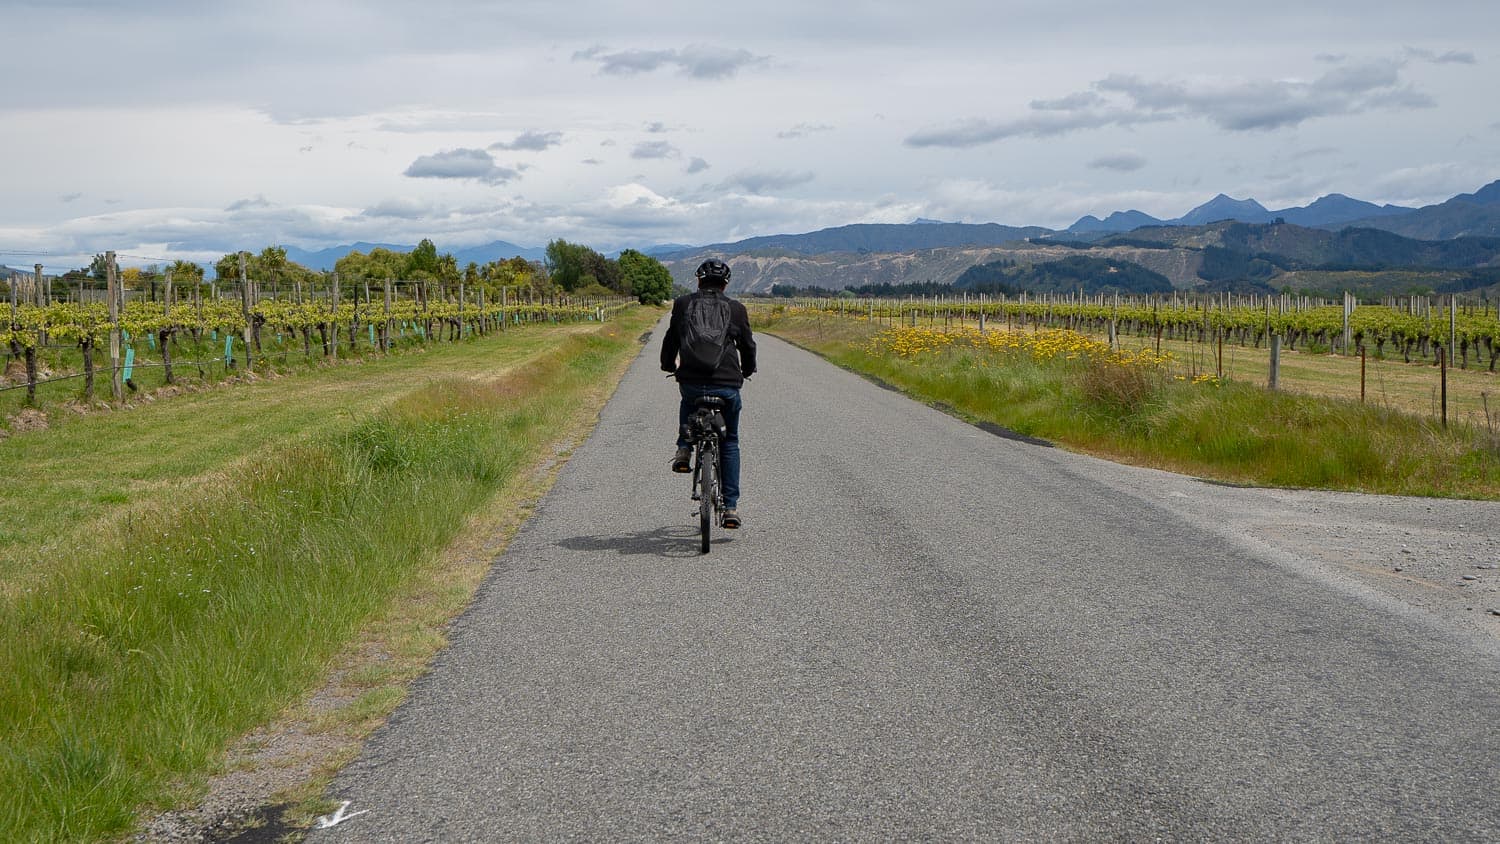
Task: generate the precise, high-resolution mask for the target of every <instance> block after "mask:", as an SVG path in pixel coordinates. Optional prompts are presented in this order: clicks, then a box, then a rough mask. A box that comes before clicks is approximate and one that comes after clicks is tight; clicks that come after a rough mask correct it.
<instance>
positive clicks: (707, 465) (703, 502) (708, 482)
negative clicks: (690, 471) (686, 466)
mask: <svg viewBox="0 0 1500 844" xmlns="http://www.w3.org/2000/svg"><path fill="white" fill-rule="evenodd" d="M698 460H699V464H698V471H699V475H698V531H699V533H701V534H702V535H703V543H702V550H703V553H705V554H707V553H708V534H709V531H710V530H711V529H712V528H713V524H714V496H715V495H716V494H718V491H719V476H718V470H719V466H718V463H719V455H718V454H717V453H716V452H715V451H714V450H713V449H707V448H706V449H704V450H703V455H702V456H701V457H699V458H698Z"/></svg>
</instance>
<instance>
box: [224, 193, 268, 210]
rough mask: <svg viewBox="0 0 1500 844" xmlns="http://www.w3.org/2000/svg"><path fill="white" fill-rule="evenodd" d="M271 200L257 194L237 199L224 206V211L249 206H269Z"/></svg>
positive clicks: (243, 208)
mask: <svg viewBox="0 0 1500 844" xmlns="http://www.w3.org/2000/svg"><path fill="white" fill-rule="evenodd" d="M270 207H272V206H271V201H270V200H269V199H266V198H265V197H264V196H261V195H259V194H257V195H256V196H254V197H252V198H250V199H237V200H235V201H234V202H231V203H229V205H228V206H226V207H225V208H224V210H225V211H245V210H248V209H251V208H270Z"/></svg>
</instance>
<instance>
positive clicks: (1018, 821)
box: [312, 335, 1500, 841]
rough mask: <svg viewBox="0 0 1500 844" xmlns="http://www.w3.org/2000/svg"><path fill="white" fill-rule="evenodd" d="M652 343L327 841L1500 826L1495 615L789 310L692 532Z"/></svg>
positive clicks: (339, 795)
mask: <svg viewBox="0 0 1500 844" xmlns="http://www.w3.org/2000/svg"><path fill="white" fill-rule="evenodd" d="M658 343H659V335H657V336H655V337H653V339H652V342H651V343H650V345H649V346H648V347H647V350H646V352H645V354H643V355H642V356H641V358H640V359H638V360H637V361H636V363H635V364H634V366H633V367H632V368H631V370H630V372H629V373H628V375H627V376H626V377H625V379H624V381H623V382H622V384H621V385H620V388H619V391H618V393H617V394H616V395H615V396H614V398H613V399H612V400H611V401H610V403H609V404H608V406H607V407H606V408H605V410H604V412H603V415H602V417H601V420H600V423H599V426H598V429H597V430H596V431H595V433H594V434H593V436H592V437H591V438H590V439H589V440H588V442H587V443H586V444H584V445H583V446H582V447H580V448H579V449H578V451H577V452H576V454H575V455H574V456H573V458H572V459H571V461H570V462H569V463H568V465H567V466H566V467H565V468H564V470H563V471H562V474H561V476H560V478H559V479H558V482H557V485H556V486H555V487H554V489H553V490H552V492H551V493H550V494H549V495H548V496H547V498H546V499H545V500H544V501H543V502H542V504H541V506H540V507H539V509H538V510H537V512H536V513H535V515H534V516H533V517H532V518H531V520H530V521H529V522H528V523H527V525H526V526H525V527H524V528H523V529H522V531H521V532H520V533H519V534H518V535H517V536H516V538H515V539H514V541H512V543H511V544H510V547H509V549H508V550H507V551H506V553H505V554H504V556H502V557H501V558H500V559H499V560H498V561H497V562H496V565H495V567H494V570H493V571H492V573H491V574H490V576H489V577H488V579H487V580H486V581H485V583H484V585H483V587H482V588H481V590H480V592H479V594H478V596H477V598H476V600H475V602H474V604H473V605H472V607H471V608H470V609H469V610H468V611H467V612H466V613H465V614H464V615H463V616H462V618H461V619H460V620H459V621H458V622H457V623H456V626H455V628H454V631H453V637H452V639H453V641H452V645H451V647H450V648H449V649H448V650H447V651H445V652H444V653H443V654H442V655H441V656H440V657H439V658H438V660H437V661H436V663H435V664H434V666H433V668H432V671H431V673H430V674H428V675H427V676H425V677H424V678H423V679H422V680H420V681H419V682H418V683H417V684H416V687H415V688H414V690H413V692H412V695H411V697H410V699H409V700H408V702H407V703H406V704H404V705H403V706H402V707H401V708H400V709H399V710H398V712H397V713H396V714H395V716H394V717H393V718H392V719H391V721H390V723H389V724H388V725H387V726H386V727H384V728H382V729H381V730H379V731H378V732H377V733H376V734H375V735H374V736H373V737H372V739H371V740H370V742H369V743H368V745H367V746H366V748H365V750H364V753H363V755H362V756H361V757H360V758H359V759H358V760H357V761H356V762H354V763H353V764H352V765H350V766H349V767H348V768H347V769H346V770H345V771H344V772H343V773H342V774H341V775H340V776H339V777H338V779H337V780H336V781H335V783H334V784H333V786H332V788H331V789H330V796H332V797H334V798H335V799H337V800H341V801H342V800H347V801H350V804H349V806H348V808H347V810H346V812H345V815H346V817H347V820H344V821H343V822H342V823H340V824H338V825H337V826H334V827H332V828H330V829H327V830H323V831H318V832H315V833H313V835H312V840H314V841H481V840H482V841H492V840H522V841H533V840H559V839H575V840H609V841H613V840H632V839H652V840H661V839H695V840H696V839H723V840H768V841H783V840H808V839H813V840H861V841H864V840H890V839H938V840H1022V839H1024V840H1034V839H1047V840H1095V839H1100V838H1104V839H1130V840H1142V839H1149V838H1158V837H1159V838H1165V839H1172V840H1182V839H1220V840H1222V839H1258V840H1263V839H1297V840H1306V839H1330V838H1331V839H1364V838H1381V839H1400V840H1489V841H1494V840H1500V728H1497V727H1500V651H1497V649H1496V647H1495V646H1494V642H1495V640H1494V639H1492V638H1490V639H1487V638H1485V637H1483V636H1481V635H1475V634H1473V633H1472V631H1465V630H1463V629H1460V628H1459V627H1458V626H1456V625H1451V624H1448V623H1446V622H1445V621H1444V620H1443V619H1441V618H1438V617H1436V616H1433V615H1431V614H1429V613H1425V612H1424V611H1422V610H1420V609H1414V608H1411V607H1408V606H1405V605H1403V604H1402V603H1401V602H1400V601H1397V600H1394V599H1389V598H1382V597H1381V596H1379V595H1371V594H1368V593H1367V591H1362V590H1361V589H1360V588H1358V586H1357V584H1356V585H1354V586H1348V585H1341V584H1340V583H1338V582H1336V578H1334V577H1332V576H1331V575H1329V574H1328V573H1327V572H1326V570H1324V569H1320V568H1318V567H1316V566H1312V565H1311V564H1309V566H1308V567H1307V569H1306V570H1305V571H1304V570H1302V569H1301V568H1299V565H1300V564H1299V562H1298V559H1297V557H1296V555H1295V553H1287V552H1284V551H1275V552H1274V553H1273V552H1271V551H1265V552H1264V553H1262V552H1261V551H1260V550H1257V549H1258V548H1259V546H1256V545H1255V544H1253V543H1246V542H1240V541H1234V540H1233V538H1232V537H1229V536H1227V535H1226V534H1225V533H1224V532H1223V531H1222V530H1220V529H1219V528H1220V527H1221V525H1218V524H1216V523H1215V522H1216V521H1217V520H1216V519H1196V518H1194V517H1192V516H1191V514H1190V513H1189V512H1187V511H1186V510H1184V509H1183V508H1182V507H1178V506H1174V505H1172V504H1171V502H1170V501H1169V500H1167V498H1166V497H1165V496H1164V495H1161V494H1159V493H1161V492H1162V491H1163V490H1164V489H1166V488H1167V487H1168V486H1170V485H1171V484H1177V485H1179V486H1177V487H1173V488H1174V489H1176V488H1189V489H1192V490H1195V492H1193V494H1194V495H1198V496H1202V497H1205V498H1206V499H1212V498H1213V497H1214V496H1217V495H1220V494H1221V493H1222V494H1224V495H1230V494H1234V495H1242V494H1244V491H1239V490H1234V491H1230V490H1224V489H1223V488H1220V487H1214V486H1210V485H1207V484H1201V483H1198V482H1195V481H1191V480H1188V479H1182V478H1177V477H1176V476H1166V475H1164V474H1163V473H1153V472H1149V471H1147V470H1135V469H1128V468H1125V467H1117V466H1113V465H1112V464H1107V463H1104V462H1103V461H1097V460H1092V459H1090V458H1086V457H1078V456H1075V455H1070V454H1067V453H1065V452H1062V451H1061V450H1058V449H1049V448H1043V447H1039V446H1036V445H1028V444H1025V443H1020V442H1015V441H1012V440H1009V439H1005V438H1003V437H1000V436H996V435H994V434H991V433H987V432H984V431H981V430H978V429H976V428H974V427H972V426H970V425H968V424H965V423H963V422H961V421H959V420H956V419H953V418H951V417H949V416H947V415H944V414H943V413H941V412H938V411H936V410H933V409H931V408H928V407H925V406H923V405H920V404H917V403H915V402H912V401H910V400H908V399H906V398H904V397H902V396H900V395H898V394H896V393H893V392H890V391H887V390H882V389H880V388H879V387H877V386H874V385H872V384H870V383H869V382H867V381H865V380H862V379H861V378H859V377H857V376H854V375H851V374H849V373H847V372H844V371H842V370H839V369H836V368H835V367H833V366H830V365H829V364H827V363H825V362H823V361H822V360H820V359H818V358H816V357H814V356H812V355H810V354H807V353H805V352H803V351H800V350H798V349H795V348H793V347H791V346H788V345H786V344H784V343H781V342H779V341H776V340H774V339H772V338H769V337H767V338H762V340H761V350H762V352H761V360H762V364H761V366H762V373H761V374H759V375H757V376H756V377H755V378H754V380H753V381H752V382H751V383H750V384H749V385H747V387H746V389H745V392H744V396H745V402H746V409H745V414H744V418H743V422H742V429H743V435H742V441H743V447H744V455H745V456H744V488H745V492H744V494H743V498H742V501H741V509H742V512H743V513H744V515H745V520H746V525H745V528H744V529H742V530H740V531H738V532H720V533H719V534H717V539H716V541H715V542H714V545H713V550H712V552H711V553H710V554H708V555H706V556H705V555H699V554H698V552H697V535H696V533H695V529H696V522H695V520H694V519H693V518H692V515H691V510H690V508H691V506H692V502H690V501H689V500H688V492H689V489H688V487H689V482H688V480H687V478H686V477H685V476H681V475H673V474H671V473H670V472H669V471H668V469H667V464H668V460H669V457H670V455H671V450H672V438H673V432H674V428H675V424H676V423H675V413H676V410H675V402H676V390H675V385H674V383H673V382H671V381H668V380H665V379H663V378H662V376H661V374H660V373H658V372H657V371H656V366H655V358H656V355H657V351H658V348H659V346H658ZM1169 477H1170V478H1171V479H1172V480H1171V481H1170V482H1169V481H1167V480H1165V479H1166V478H1169ZM1179 495H1180V493H1179ZM1488 512H1489V513H1490V514H1494V513H1495V512H1496V511H1495V510H1494V509H1493V508H1492V509H1490V510H1489V511H1488ZM1490 521H1491V522H1495V521H1496V520H1495V519H1491V520H1490ZM360 812H362V813H363V814H356V813H360Z"/></svg>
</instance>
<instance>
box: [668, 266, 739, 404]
mask: <svg viewBox="0 0 1500 844" xmlns="http://www.w3.org/2000/svg"><path fill="white" fill-rule="evenodd" d="M694 296H722V297H724V298H725V299H728V300H729V345H730V351H729V352H728V353H726V354H725V355H724V359H723V360H722V361H720V363H719V368H718V369H717V370H715V371H714V373H713V374H712V375H711V376H703V375H699V374H697V373H688V372H680V371H678V368H677V351H678V349H679V348H680V347H681V345H682V321H683V320H684V319H686V318H687V306H688V300H690V299H692V298H693V297H694ZM735 351H737V352H738V354H734V353H733V352H735ZM661 371H662V372H676V373H677V381H678V383H680V384H696V385H700V386H713V387H733V388H735V389H736V390H738V389H739V388H740V387H741V386H742V385H743V384H744V383H745V379H746V378H749V377H750V376H751V375H754V374H755V336H754V335H753V334H751V333H750V314H749V312H747V311H746V310H745V306H744V305H742V304H740V303H739V302H736V301H735V300H733V299H729V296H728V295H726V294H725V293H723V292H721V291H719V290H714V289H711V288H710V289H700V290H699V291H698V292H697V293H691V294H689V295H687V296H679V297H677V298H676V299H674V300H673V301H672V322H671V324H670V325H668V326H667V336H666V339H665V340H663V341H662V344H661Z"/></svg>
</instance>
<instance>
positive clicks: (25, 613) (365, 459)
mask: <svg viewBox="0 0 1500 844" xmlns="http://www.w3.org/2000/svg"><path fill="white" fill-rule="evenodd" d="M654 317H655V314H640V315H637V316H634V317H631V318H626V319H623V320H621V321H619V322H617V323H613V324H612V326H611V328H610V329H608V330H605V331H602V332H598V333H593V334H577V335H574V336H570V337H568V338H566V339H565V340H563V341H562V342H561V343H559V345H558V346H557V348H556V349H555V351H553V352H551V353H548V354H546V355H544V356H542V357H540V358H538V359H536V360H535V361H534V362H533V363H532V364H531V365H529V366H527V367H526V368H525V369H524V370H522V371H517V372H513V373H511V374H509V375H507V376H505V377H502V378H499V379H497V380H491V381H483V380H475V379H455V380H449V381H440V382H436V383H433V384H429V385H427V386H425V387H422V388H420V389H417V390H415V391H413V392H410V393H408V394H406V395H404V396H402V397H399V398H396V399H395V400H393V401H392V402H390V403H389V404H388V405H387V406H385V407H384V408H383V409H380V410H378V411H376V412H375V413H373V414H371V415H369V416H368V417H366V418H364V419H362V420H360V421H358V422H357V423H355V424H351V425H349V426H346V427H345V428H343V429H342V430H338V431H336V432H325V433H324V434H323V435H321V436H316V437H312V438H310V439H308V440H306V441H303V442H298V443H295V444H292V445H290V446H287V447H285V448H280V449H273V450H270V451H268V452H266V453H264V454H262V455H261V456H258V457H255V458H252V459H250V460H248V461H245V462H242V463H240V464H238V465H236V466H235V467H233V468H232V469H230V470H228V472H227V473H226V475H227V480H228V481H229V483H227V484H225V485H224V487H223V490H224V491H223V492H222V493H221V494H219V495H217V496H214V497H212V498H205V499H200V500H195V501H192V502H189V503H187V504H186V505H185V506H183V507H181V508H179V509H176V510H172V511H162V512H160V513H159V514H157V515H151V516H145V517H141V518H137V519H132V520H131V521H130V522H129V524H127V525H126V526H124V527H122V528H121V529H120V530H119V533H118V537H117V539H116V540H115V541H113V542H110V543H107V544H104V545H101V546H100V547H98V548H95V549H91V550H89V551H88V552H86V553H84V554H82V555H80V556H77V557H75V558H72V559H64V560H58V561H57V565H56V568H55V570H54V571H52V572H51V573H49V575H48V576H47V577H46V578H45V579H43V580H41V581H39V582H36V583H35V584H34V585H31V586H28V587H27V588H25V589H14V590H10V591H9V592H8V593H7V594H5V595H4V596H3V597H0V637H3V639H4V641H5V642H6V644H7V649H6V651H5V652H4V655H3V656H0V723H3V724H4V725H5V727H4V729H5V734H4V743H3V751H0V794H4V795H5V798H4V800H3V801H0V838H3V839H4V840H28V841H32V840H40V841H48V840H95V839H98V838H100V837H105V836H109V835H116V834H119V833H122V832H124V831H127V830H129V829H130V828H131V827H132V825H133V824H134V822H135V814H136V811H137V808H138V807H139V806H141V805H143V804H152V803H160V804H165V803H169V802H171V800H172V798H173V796H174V790H175V789H178V788H180V787H181V786H180V785H179V784H180V783H181V782H183V781H184V778H186V779H188V780H191V779H192V778H193V776H194V773H195V772H202V771H205V770H207V769H209V768H210V767H212V766H213V764H214V763H215V762H216V760H218V759H219V758H220V756H221V754H222V752H223V750H224V748H225V746H226V745H227V744H228V743H229V742H230V741H231V740H232V739H233V738H234V737H236V736H238V735H240V734H242V733H244V732H245V731H246V730H248V729H250V728H251V727H253V726H255V725H257V724H261V723H264V722H266V721H267V720H269V719H271V718H273V717H275V716H276V715H277V714H278V713H279V712H281V711H283V709H284V707H285V706H286V705H287V703H288V701H290V700H294V699H296V698H298V697H299V696H300V695H303V694H305V693H306V692H307V691H308V690H309V689H311V688H313V687H314V686H316V685H317V684H318V683H319V682H320V681H321V680H322V678H323V677H324V675H325V674H326V672H327V669H328V665H329V661H330V660H331V659H332V658H333V657H334V656H335V655H337V654H339V653H341V652H342V651H344V649H346V648H347V647H349V645H350V643H351V642H352V641H354V640H355V639H356V638H357V637H358V635H359V634H360V631H361V630H363V629H364V628H365V627H366V626H367V625H368V624H369V622H370V621H371V620H372V619H375V618H379V617H385V616H386V615H388V614H389V611H390V607H391V604H392V602H393V601H394V600H396V599H397V597H398V596H402V595H407V594H409V589H410V587H411V584H412V583H414V582H416V581H418V580H421V578H422V576H423V573H424V572H426V571H429V570H430V569H431V568H432V567H433V566H434V565H435V564H436V561H437V560H439V559H440V558H441V554H442V551H443V549H445V548H446V547H448V546H449V544H450V543H451V542H452V541H453V540H454V538H455V537H457V536H459V535H460V534H461V533H462V532H463V531H464V529H465V527H466V524H467V523H468V520H469V519H470V518H471V517H472V516H473V514H475V513H476V512H479V511H481V510H482V509H484V508H485V507H486V506H487V505H488V504H490V503H491V502H492V501H493V500H494V499H495V497H496V495H497V492H499V491H503V490H504V489H505V488H506V486H507V485H508V484H510V483H512V482H513V481H514V479H515V478H516V476H517V474H518V472H519V470H520V469H521V468H522V467H525V466H527V465H531V464H532V463H533V462H534V461H535V459H536V457H537V456H538V455H540V454H542V453H545V452H546V450H547V449H548V448H549V447H550V446H551V444H552V443H553V441H554V439H555V438H556V436H557V421H558V420H559V419H562V418H566V417H567V416H568V415H569V414H570V413H572V412H574V410H575V408H576V406H577V404H578V403H579V402H580V401H581V400H582V398H583V397H584V396H587V395H589V394H590V391H597V389H598V387H599V385H600V384H601V383H602V382H603V381H604V380H606V379H607V378H608V377H609V376H610V375H611V374H613V373H616V372H618V368H619V362H620V361H622V360H624V359H626V358H628V357H629V356H630V355H631V354H632V353H633V352H634V351H635V350H636V349H637V348H638V347H637V345H636V337H637V336H638V335H639V333H640V328H642V327H643V326H644V325H645V324H646V323H647V322H649V321H651V320H652V319H654ZM637 323H639V324H637ZM453 600H455V599H454V598H453V597H452V596H450V597H449V599H448V601H449V602H450V603H451V601H453ZM419 638H426V639H430V636H425V635H424V636H422V637H419ZM364 679H365V680H366V681H368V682H370V683H372V684H373V683H374V682H375V680H376V679H378V678H374V677H367V678H364ZM393 697H394V696H393V695H392V694H391V693H389V692H380V691H378V690H376V691H375V692H374V693H373V695H372V696H367V697H363V698H362V699H361V700H360V701H359V702H358V706H357V707H356V709H355V710H354V711H355V712H356V714H358V715H359V717H360V718H366V717H368V715H369V713H371V712H381V711H386V710H388V709H389V707H390V706H391V705H393V701H392V698H393ZM349 717H353V716H349Z"/></svg>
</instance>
